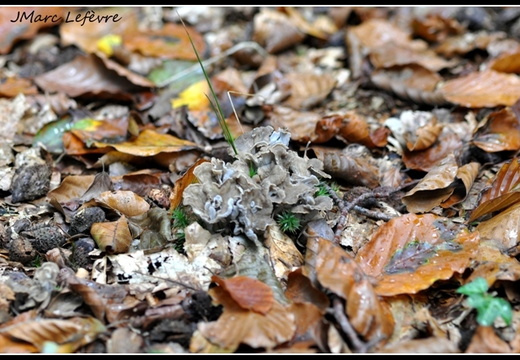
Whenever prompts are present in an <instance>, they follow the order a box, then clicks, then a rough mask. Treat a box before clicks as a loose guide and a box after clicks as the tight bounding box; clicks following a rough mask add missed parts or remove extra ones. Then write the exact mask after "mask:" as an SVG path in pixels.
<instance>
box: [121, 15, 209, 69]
mask: <svg viewBox="0 0 520 360" xmlns="http://www.w3.org/2000/svg"><path fill="white" fill-rule="evenodd" d="M187 33H189V36H190V37H191V40H192V41H193V44H194V46H195V48H196V49H197V52H198V53H199V54H204V51H205V47H206V44H205V42H204V38H203V37H202V35H201V34H200V33H199V32H197V31H196V30H195V29H194V28H193V27H191V26H186V27H184V26H183V25H181V24H176V23H171V22H170V23H166V24H165V25H164V26H163V27H162V28H161V29H158V30H147V31H139V32H138V31H136V32H130V31H129V32H127V33H126V34H123V46H124V47H126V48H127V49H128V50H130V51H133V52H138V53H141V54H142V55H144V56H150V57H158V58H164V59H182V60H197V55H196V54H195V51H193V48H192V45H191V43H190V39H189V37H188V35H187Z"/></svg>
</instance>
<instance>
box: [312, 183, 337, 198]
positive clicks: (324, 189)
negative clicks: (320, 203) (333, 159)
mask: <svg viewBox="0 0 520 360" xmlns="http://www.w3.org/2000/svg"><path fill="white" fill-rule="evenodd" d="M327 185H328V186H327ZM329 189H330V190H332V191H334V192H337V191H338V190H339V185H338V184H337V183H336V182H332V183H330V184H327V183H326V182H323V181H320V183H319V184H318V185H316V192H315V193H314V197H318V196H330V191H329Z"/></svg>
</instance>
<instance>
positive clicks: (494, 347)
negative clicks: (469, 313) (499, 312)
mask: <svg viewBox="0 0 520 360" xmlns="http://www.w3.org/2000/svg"><path fill="white" fill-rule="evenodd" d="M465 353H466V354H478V353H486V354H491V353H506V354H510V353H511V347H510V346H509V344H508V343H507V342H506V341H504V340H502V339H501V338H500V337H499V336H498V335H497V334H496V332H495V329H494V328H493V326H482V325H480V326H478V327H477V330H476V331H475V333H474V334H473V337H472V338H471V341H470V343H469V345H468V347H467V348H466V351H465Z"/></svg>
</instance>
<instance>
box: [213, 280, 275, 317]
mask: <svg viewBox="0 0 520 360" xmlns="http://www.w3.org/2000/svg"><path fill="white" fill-rule="evenodd" d="M211 280H212V281H213V282H215V283H217V284H218V285H220V286H221V287H222V289H223V290H224V291H226V292H227V293H228V294H229V296H230V297H231V298H232V299H233V300H234V301H235V302H236V303H237V305H238V306H240V307H241V308H242V309H245V310H252V311H254V312H257V313H260V314H262V315H265V314H267V313H268V312H269V311H270V310H271V308H272V306H273V303H274V297H273V291H272V290H271V288H270V287H269V286H268V285H266V284H264V283H263V282H261V281H259V280H256V279H253V278H250V277H247V276H235V277H233V278H229V279H223V278H221V277H218V276H216V275H214V276H213V277H212V278H211Z"/></svg>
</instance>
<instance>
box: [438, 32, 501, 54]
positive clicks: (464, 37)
mask: <svg viewBox="0 0 520 360" xmlns="http://www.w3.org/2000/svg"><path fill="white" fill-rule="evenodd" d="M504 37H505V33H503V32H495V33H492V32H489V31H487V30H482V31H478V32H475V33H468V32H465V33H463V34H460V35H458V36H450V37H448V38H447V39H446V40H444V41H443V42H442V43H441V44H439V45H438V46H437V47H436V48H435V51H436V52H437V53H438V54H441V55H443V56H444V57H446V58H453V57H454V56H457V55H465V54H467V53H469V52H471V51H473V50H475V49H481V50H485V49H487V47H488V45H489V44H492V43H494V42H496V41H498V40H501V39H503V38H504Z"/></svg>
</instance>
